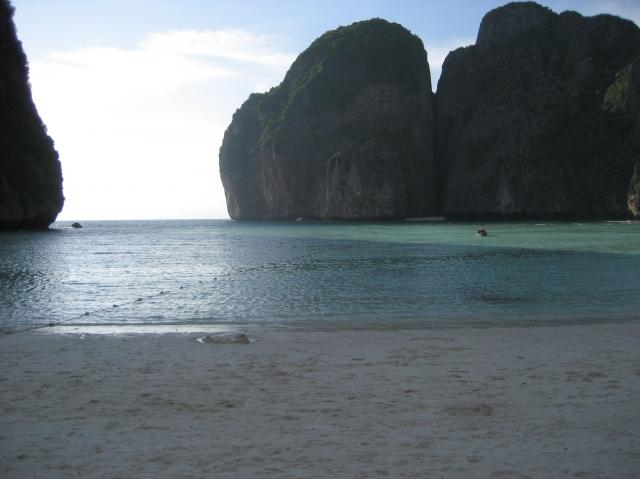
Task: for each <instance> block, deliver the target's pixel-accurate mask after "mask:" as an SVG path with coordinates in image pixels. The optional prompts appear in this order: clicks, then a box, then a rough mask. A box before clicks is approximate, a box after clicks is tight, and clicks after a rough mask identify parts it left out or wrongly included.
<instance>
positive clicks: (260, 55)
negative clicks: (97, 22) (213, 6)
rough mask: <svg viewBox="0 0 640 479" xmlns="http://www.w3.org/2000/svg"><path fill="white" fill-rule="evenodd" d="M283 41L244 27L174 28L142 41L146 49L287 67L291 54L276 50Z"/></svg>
mask: <svg viewBox="0 0 640 479" xmlns="http://www.w3.org/2000/svg"><path fill="white" fill-rule="evenodd" d="M279 43H282V39H280V38H279V37H278V36H275V35H255V34H252V33H249V32H246V31H244V30H237V29H226V30H217V31H212V30H207V31H196V30H176V31H170V32H165V33H161V34H156V33H154V34H151V35H149V36H148V38H147V40H146V41H145V42H144V43H143V44H142V46H143V47H144V48H145V49H148V50H158V51H163V52H171V53H175V54H179V55H201V56H208V57H214V58H215V57H219V58H226V59H230V60H236V61H241V62H248V63H257V64H264V65H270V66H274V67H285V68H286V67H288V66H289V65H290V64H291V62H292V61H293V59H294V57H292V55H290V54H288V53H282V52H279V51H275V50H274V48H273V45H276V44H279Z"/></svg>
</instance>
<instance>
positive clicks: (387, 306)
mask: <svg viewBox="0 0 640 479" xmlns="http://www.w3.org/2000/svg"><path fill="white" fill-rule="evenodd" d="M83 225H84V228H83V229H72V228H70V227H69V223H65V222H60V223H56V224H54V225H53V227H52V229H51V230H50V231H47V232H18V233H3V234H0V328H2V329H4V330H16V329H21V328H29V327H32V326H36V325H42V324H47V323H61V322H63V323H64V324H66V325H82V326H87V325H107V326H113V325H120V326H123V325H195V326H203V325H213V326H216V325H221V326H225V325H243V326H246V327H278V328H313V329H317V328H330V329H334V328H361V327H375V328H396V327H407V326H411V327H439V326H456V325H469V324H472V325H474V324H475V325H493V324H505V325H507V324H514V323H515V324H528V323H543V322H551V323H555V324H560V323H563V322H574V321H611V320H628V319H639V318H640V294H638V293H639V292H640V224H638V223H624V222H623V223H615V222H611V223H607V222H591V223H582V224H579V223H549V224H534V223H497V224H487V225H486V226H487V229H488V230H489V236H488V237H486V238H479V237H477V236H476V235H475V229H476V227H477V225H474V224H466V223H455V224H446V223H353V224H352V223H324V222H298V223H296V222H291V223H285V222H256V223H253V222H251V223H241V222H234V221H230V220H210V221H104V222H98V221H95V222H91V221H88V222H84V223H83Z"/></svg>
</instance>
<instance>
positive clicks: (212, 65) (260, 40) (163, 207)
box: [30, 30, 294, 219]
mask: <svg viewBox="0 0 640 479" xmlns="http://www.w3.org/2000/svg"><path fill="white" fill-rule="evenodd" d="M283 44H284V42H283V41H282V40H281V39H279V38H278V37H275V36H261V35H254V34H252V33H251V32H246V31H241V30H221V31H193V30H186V31H169V32H164V33H153V34H150V35H148V36H147V37H146V38H145V40H144V41H143V42H142V43H141V44H140V45H139V46H138V47H136V48H133V49H121V48H111V47H92V48H79V49H75V50H72V51H65V52H54V53H51V54H50V55H48V56H47V57H46V58H43V59H35V60H32V62H31V66H30V71H31V74H30V77H31V78H30V80H31V84H32V87H33V95H34V100H35V102H36V104H37V105H38V109H39V111H40V114H41V116H42V118H43V120H44V122H45V123H46V124H47V126H48V129H49V132H50V134H51V136H52V137H53V139H54V140H55V142H56V147H57V149H58V152H59V153H60V158H61V161H62V167H63V174H64V178H65V183H64V188H65V196H66V198H67V201H66V204H65V209H64V211H63V213H62V215H61V218H63V219H64V218H68V219H75V218H77V219H90V218H105V219H106V218H174V217H225V216H226V206H225V201H224V193H223V190H222V185H221V184H220V180H219V174H218V149H219V147H220V143H221V141H222V135H223V133H224V129H225V128H226V127H227V125H228V124H229V122H230V121H231V115H232V114H233V112H234V111H235V109H236V108H238V107H239V106H240V105H241V104H242V102H243V101H244V100H246V98H247V97H248V95H249V94H250V93H251V92H254V91H261V90H264V89H266V88H268V87H271V86H274V85H276V84H277V83H279V82H280V81H281V80H282V78H283V77H284V73H285V71H286V69H287V68H288V67H289V65H290V63H291V62H292V61H293V59H294V56H293V55H292V54H290V53H289V52H287V51H286V50H285V49H284V47H283Z"/></svg>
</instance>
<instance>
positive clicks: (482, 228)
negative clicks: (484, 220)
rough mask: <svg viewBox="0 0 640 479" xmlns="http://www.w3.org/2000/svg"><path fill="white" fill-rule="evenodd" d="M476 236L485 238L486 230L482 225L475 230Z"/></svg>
mask: <svg viewBox="0 0 640 479" xmlns="http://www.w3.org/2000/svg"><path fill="white" fill-rule="evenodd" d="M476 234H477V235H478V236H480V237H484V236H487V230H486V229H485V227H484V225H482V226H481V227H480V228H478V229H477V230H476Z"/></svg>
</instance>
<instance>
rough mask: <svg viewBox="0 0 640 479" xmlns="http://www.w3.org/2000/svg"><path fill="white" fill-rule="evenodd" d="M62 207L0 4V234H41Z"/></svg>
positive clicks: (20, 55)
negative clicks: (33, 231) (3, 231)
mask: <svg viewBox="0 0 640 479" xmlns="http://www.w3.org/2000/svg"><path fill="white" fill-rule="evenodd" d="M63 202H64V197H63V196H62V173H61V169H60V162H59V161H58V153H57V152H56V150H55V149H54V146H53V141H52V140H51V138H49V136H48V135H47V132H46V128H45V126H44V125H43V123H42V121H41V120H40V117H39V116H38V112H37V110H36V108H35V105H34V104H33V100H32V99H31V91H30V87H29V80H28V67H27V59H26V57H25V54H24V52H23V50H22V45H21V43H20V42H19V40H18V38H17V36H16V30H15V26H14V24H13V8H12V7H11V5H10V4H9V2H8V0H0V229H42V228H47V227H48V226H49V225H50V224H51V223H52V222H53V221H54V220H55V219H56V216H57V215H58V213H59V212H60V210H61V209H62V205H63Z"/></svg>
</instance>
